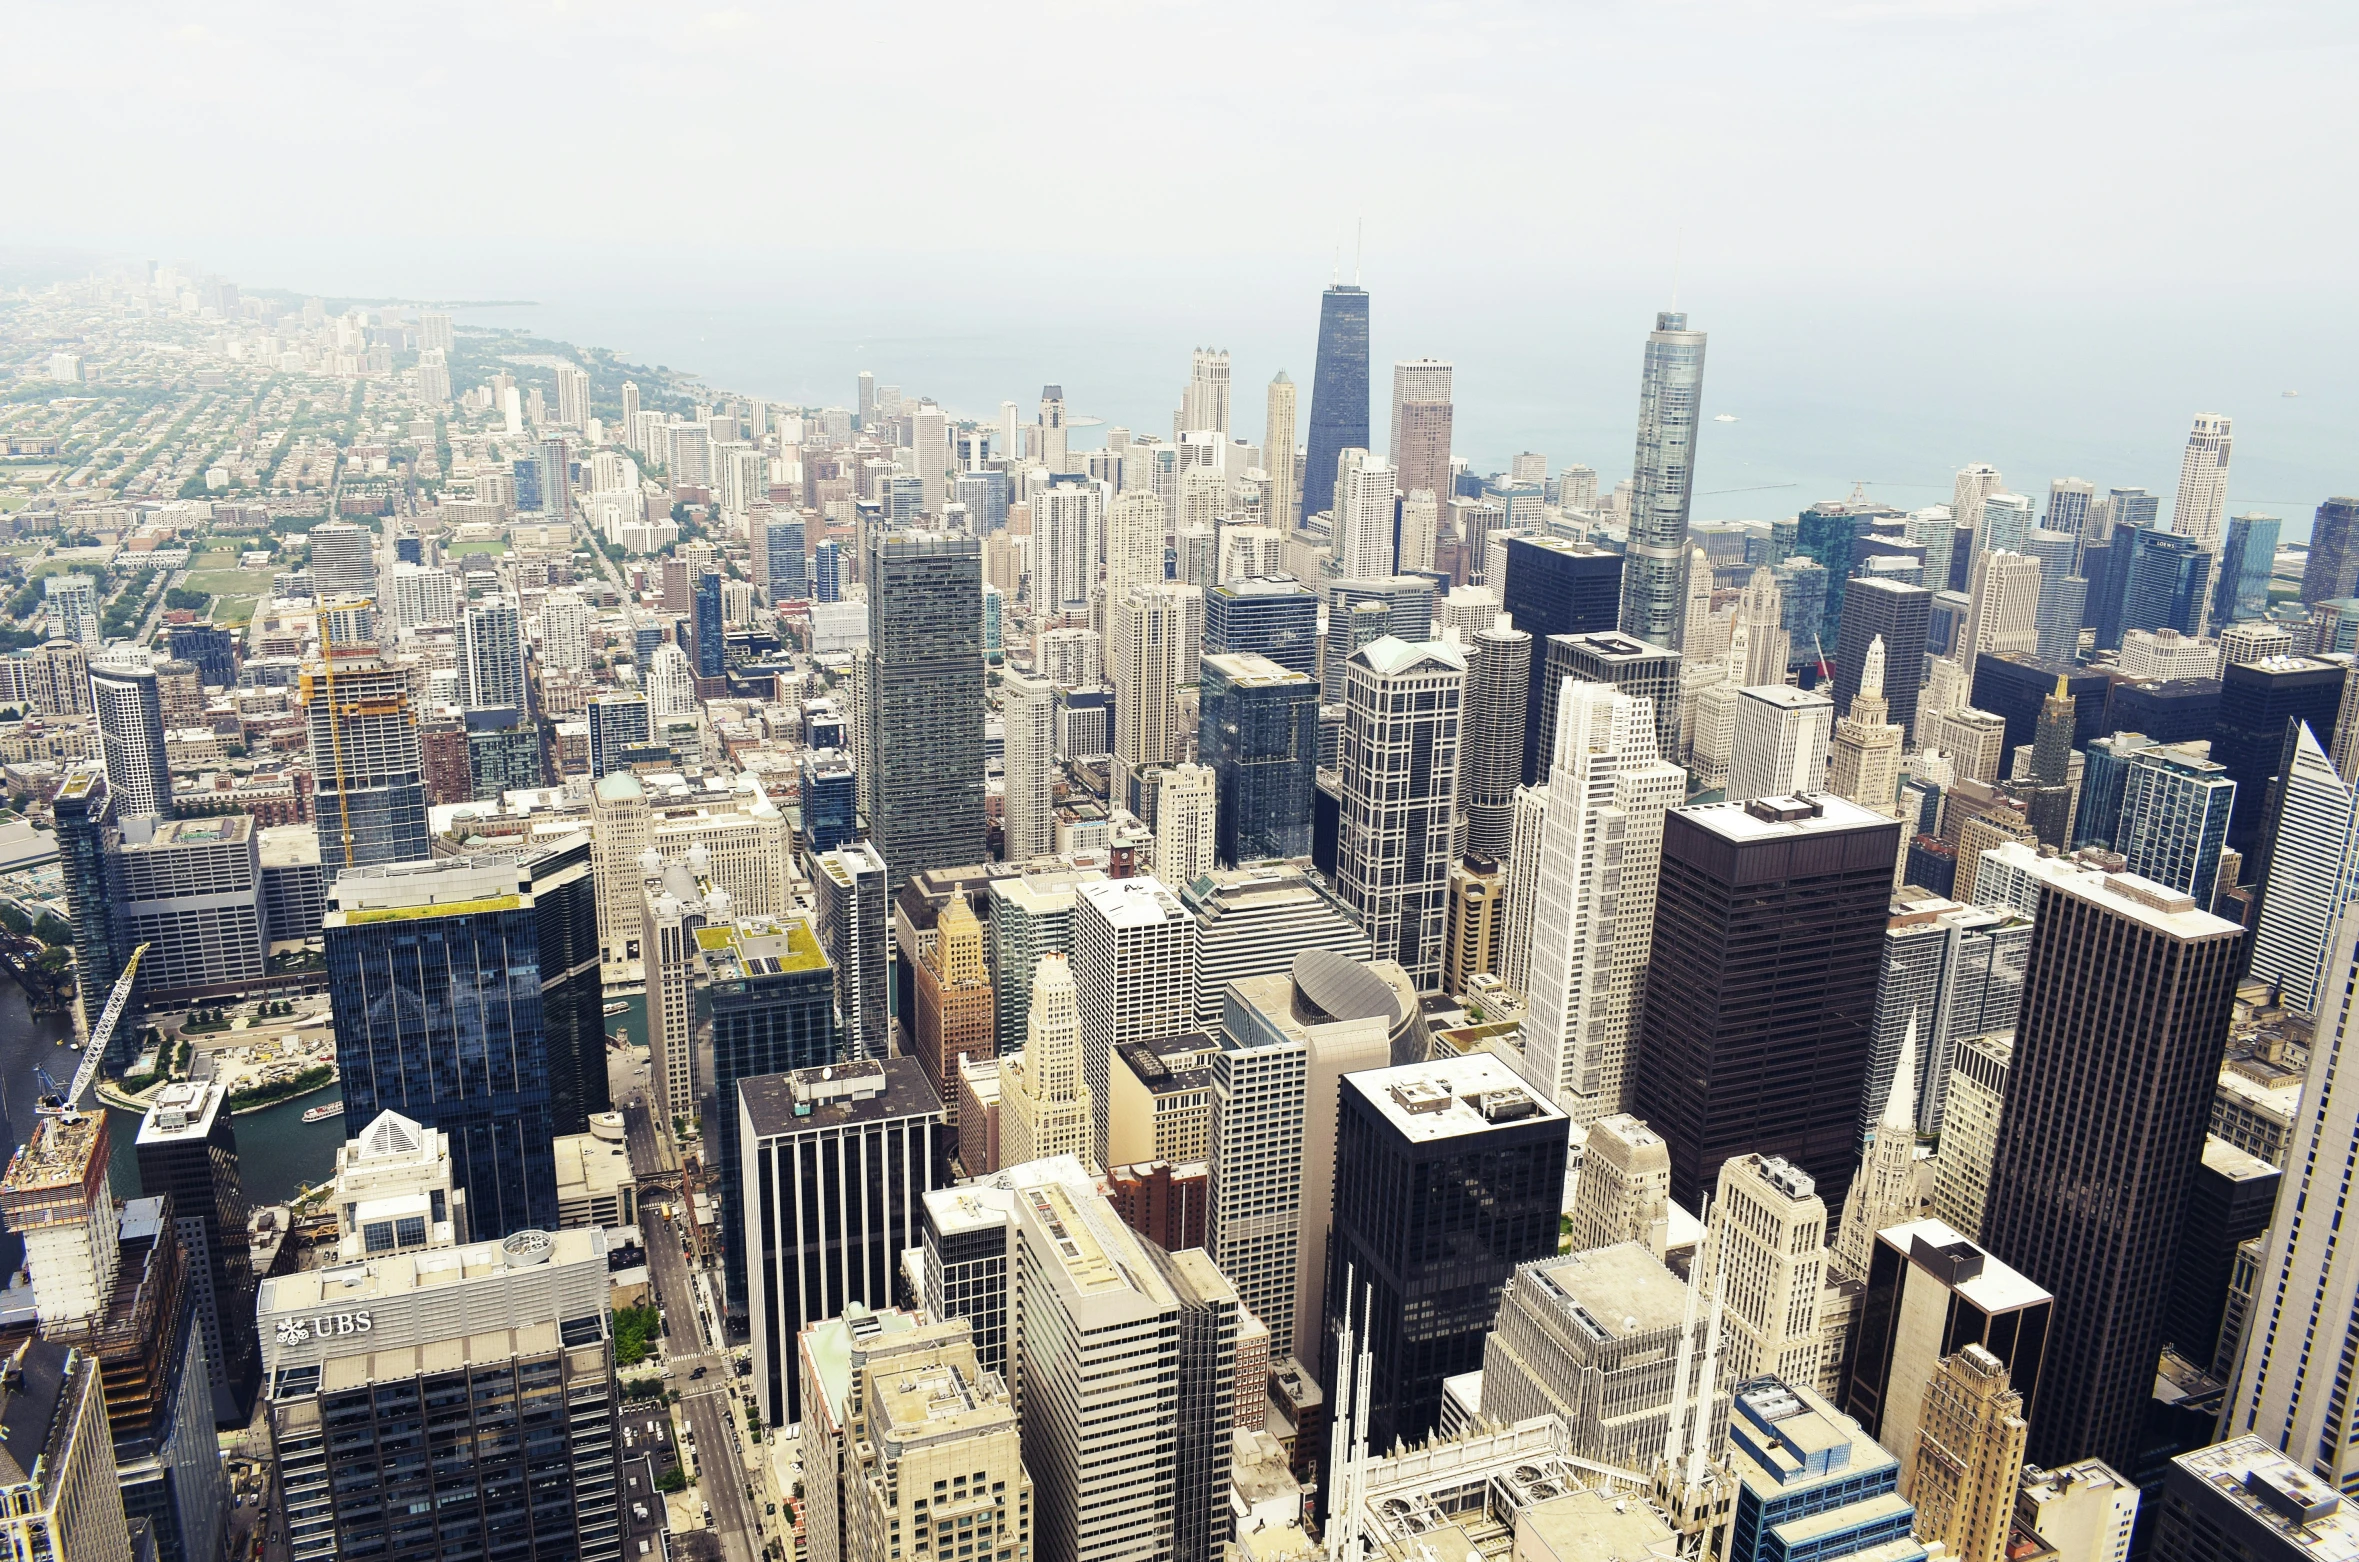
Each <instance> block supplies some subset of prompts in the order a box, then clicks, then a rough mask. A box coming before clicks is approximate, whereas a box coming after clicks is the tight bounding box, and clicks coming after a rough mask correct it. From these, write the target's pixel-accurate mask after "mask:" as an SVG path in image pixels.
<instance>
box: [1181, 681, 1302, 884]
mask: <svg viewBox="0 0 2359 1562" xmlns="http://www.w3.org/2000/svg"><path fill="white" fill-rule="evenodd" d="M1196 748H1197V754H1198V756H1199V757H1200V758H1201V759H1202V761H1203V763H1205V764H1207V765H1209V766H1211V767H1212V777H1213V788H1214V791H1215V794H1216V796H1217V799H1218V803H1217V812H1216V821H1217V822H1216V823H1215V825H1214V829H1213V849H1214V852H1215V854H1216V855H1217V856H1218V857H1219V859H1220V861H1221V863H1222V865H1223V866H1225V867H1231V868H1233V867H1235V866H1236V865H1237V864H1239V863H1241V862H1258V861H1260V860H1262V859H1263V858H1267V857H1301V858H1308V857H1309V856H1310V854H1311V789H1312V782H1313V779H1314V777H1315V775H1316V773H1317V770H1318V764H1319V686H1318V684H1316V683H1314V682H1313V681H1312V680H1311V679H1310V678H1308V677H1306V676H1305V675H1304V674H1302V673H1300V672H1298V671H1296V670H1295V669H1293V668H1290V667H1281V666H1279V665H1278V663H1276V662H1275V661H1272V660H1271V659H1270V658H1268V657H1266V656H1251V655H1236V656H1212V655H1207V656H1206V657H1205V658H1204V666H1203V683H1202V696H1201V714H1200V716H1199V719H1198V723H1197V740H1196Z"/></svg>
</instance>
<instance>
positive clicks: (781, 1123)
mask: <svg viewBox="0 0 2359 1562" xmlns="http://www.w3.org/2000/svg"><path fill="white" fill-rule="evenodd" d="M737 1091H738V1097H739V1099H740V1100H742V1101H743V1102H744V1103H745V1108H746V1112H747V1114H748V1116H749V1117H750V1118H751V1120H752V1123H753V1131H754V1133H755V1134H756V1135H757V1136H760V1137H769V1136H772V1135H780V1134H797V1133H810V1132H812V1131H814V1130H817V1129H824V1128H837V1127H841V1126H843V1125H844V1124H847V1123H859V1122H890V1121H892V1120H893V1119H895V1118H902V1117H922V1116H924V1115H926V1114H927V1113H935V1114H939V1113H940V1112H941V1110H942V1098H941V1097H939V1096H937V1095H935V1094H934V1087H933V1085H932V1084H931V1083H930V1082H929V1081H928V1080H927V1079H926V1070H925V1065H924V1064H922V1063H920V1062H919V1061H918V1060H917V1059H915V1058H881V1059H871V1060H869V1061H866V1062H860V1063H839V1064H836V1065H834V1066H833V1067H831V1068H806V1069H797V1070H795V1071H794V1072H793V1073H791V1074H762V1075H757V1076H756V1077H754V1078H752V1079H741V1080H739V1081H738V1082H737Z"/></svg>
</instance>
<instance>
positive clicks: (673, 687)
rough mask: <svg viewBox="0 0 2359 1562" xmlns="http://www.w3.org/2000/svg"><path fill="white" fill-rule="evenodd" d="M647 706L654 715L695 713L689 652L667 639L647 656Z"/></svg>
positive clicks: (692, 672)
mask: <svg viewBox="0 0 2359 1562" xmlns="http://www.w3.org/2000/svg"><path fill="white" fill-rule="evenodd" d="M643 677H644V681H645V683H646V685H647V709H648V712H649V713H650V714H651V715H655V716H693V715H695V714H696V669H695V668H694V667H692V666H690V665H689V662H688V653H687V652H685V651H683V650H681V649H680V648H679V647H678V646H676V645H674V644H672V643H671V642H670V641H669V640H666V641H665V642H664V643H663V644H661V645H659V646H657V647H656V648H655V654H654V655H653V656H651V657H649V658H648V659H647V671H646V673H645V674H644V675H643Z"/></svg>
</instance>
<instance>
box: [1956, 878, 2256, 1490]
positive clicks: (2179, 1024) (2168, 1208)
mask: <svg viewBox="0 0 2359 1562" xmlns="http://www.w3.org/2000/svg"><path fill="white" fill-rule="evenodd" d="M2037 871H2038V873H2039V874H2040V876H2041V878H2042V880H2043V883H2042V885H2041V888H2040V892H2039V896H2040V899H2039V910H2038V913H2037V919H2038V925H2037V927H2036V928H2035V930H2034V932H2033V934H2032V943H2031V955H2030V959H2029V961H2028V963H2027V965H2026V968H2025V971H2024V976H2023V1007H2022V1011H2021V1013H2020V1015H2019V1016H2018V1018H2017V1021H2016V1027H2015V1058H2014V1063H2013V1066H2012V1068H2011V1069H2010V1071H2009V1075H2008V1081H2007V1104H2006V1109H2005V1115H2004V1117H2003V1118H2002V1119H2001V1122H2000V1127H1999V1136H1998V1146H1999V1148H1998V1157H1997V1160H1996V1161H1995V1162H1994V1163H1993V1165H1992V1167H1991V1178H1990V1197H1989V1202H1988V1204H1987V1205H1986V1207H1985V1212H1984V1215H1983V1224H1982V1243H1983V1246H1985V1247H1987V1248H1989V1249H1990V1251H1991V1252H1992V1253H1993V1254H1995V1255H1996V1256H1997V1257H1998V1258H1999V1259H2000V1260H2001V1261H2002V1262H2004V1263H2006V1264H2009V1265H2011V1266H2012V1267H2014V1268H2016V1269H2018V1270H2021V1271H2022V1272H2023V1273H2024V1274H2025V1275H2026V1276H2028V1277H2029V1278H2030V1279H2031V1280H2032V1281H2033V1282H2034V1283H2035V1284H2038V1285H2041V1286H2044V1287H2046V1288H2047V1289H2048V1290H2049V1291H2051V1292H2053V1293H2055V1297H2056V1316H2055V1324H2054V1331H2055V1332H2054V1334H2053V1336H2052V1338H2051V1339H2050V1341H2049V1345H2048V1351H2047V1367H2046V1369H2045V1379H2044V1381H2043V1382H2042V1383H2041V1385H2040V1393H2039V1399H2038V1401H2037V1402H2036V1404H2035V1405H2034V1407H2033V1410H2032V1420H2031V1446H2030V1450H2029V1454H2030V1458H2031V1459H2032V1461H2033V1462H2034V1463H2037V1464H2040V1465H2044V1466H2054V1465H2059V1464H2065V1463H2069V1462H2070V1461H2072V1460H2075V1459H2085V1458H2098V1459H2103V1460H2105V1461H2106V1462H2107V1463H2109V1464H2111V1465H2113V1466H2114V1467H2115V1468H2117V1469H2130V1468H2134V1467H2135V1460H2136V1458H2137V1455H2138V1453H2139V1451H2140V1445H2139V1432H2140V1422H2141V1419H2142V1418H2143V1417H2144V1415H2145V1413H2146V1406H2147V1401H2148V1398H2149V1397H2150V1396H2151V1394H2152V1391H2153V1388H2154V1363H2155V1358H2156V1357H2157V1356H2158V1355H2159V1354H2160V1352H2161V1350H2162V1344H2163V1333H2164V1311H2165V1308H2166V1307H2167V1306H2168V1304H2169V1302H2170V1297H2171V1282H2172V1279H2173V1276H2174V1275H2175V1274H2176V1272H2177V1265H2178V1252H2177V1249H2178V1243H2179V1232H2180V1228H2181V1225H2182V1223H2183V1220H2184V1216H2185V1212H2186V1204H2187V1192H2188V1188H2189V1185H2190V1183H2191V1182H2192V1180H2193V1178H2194V1176H2195V1172H2196V1168H2197V1165H2198V1164H2199V1162H2200V1161H2201V1159H2202V1155H2203V1142H2204V1132H2205V1128H2206V1125H2207V1124H2208V1123H2209V1121H2210V1117H2211V1103H2212V1093H2213V1090H2214V1088H2215V1086H2216V1083H2217V1079H2218V1075H2219V1071H2220V1054H2221V1050H2222V1047H2223V1045H2224V1043H2225V1041H2226V1039H2227V1034H2228V1018H2229V1011H2230V1009H2231V1007H2232V1005H2233V1003H2234V1001H2235V996H2236V966H2237V947H2238V944H2239V941H2240V940H2241V938H2242V932H2241V930H2240V929H2239V928H2238V927H2237V926H2236V924H2234V923H2232V922H2223V921H2221V920H2220V919H2219V918H2218V917H2215V916H2212V915H2210V914H2208V913H2206V912H2204V911H2201V910H2199V909H2197V907H2196V904H2195V902H2194V901H2193V900H2191V899H2189V898H2188V897H2187V896H2185V895H2181V894H2177V893H2175V892H2173V891H2171V890H2167V889H2164V888H2163V887H2162V886H2160V885H2158V884H2153V883H2150V882H2148V881H2147V880H2145V879H2141V878H2138V877H2136V876H2134V875H2131V874H2126V873H2125V874H2105V873H2098V872H2092V871H2086V870H2081V869H2077V868H2074V867H2071V866H2069V865H2067V864H2065V863H2063V862H2061V861H2060V860H2055V859H2050V860H2048V861H2043V862H2041V863H2040V864H2038V866H2037Z"/></svg>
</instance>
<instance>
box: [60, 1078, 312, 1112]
mask: <svg viewBox="0 0 2359 1562" xmlns="http://www.w3.org/2000/svg"><path fill="white" fill-rule="evenodd" d="M342 1083H343V1080H342V1079H340V1078H339V1079H330V1080H327V1081H325V1082H324V1083H321V1084H317V1085H314V1086H312V1087H311V1088H310V1089H308V1090H298V1091H296V1092H294V1093H293V1094H292V1095H284V1096H273V1097H271V1098H270V1099H269V1100H268V1101H257V1102H254V1103H253V1104H252V1105H250V1106H239V1107H232V1108H230V1113H229V1115H230V1116H232V1117H247V1116H251V1115H252V1114H254V1113H256V1112H267V1111H269V1110H271V1109H272V1108H273V1107H281V1106H285V1105H286V1104H287V1103H288V1102H290V1101H300V1100H302V1099H304V1098H305V1097H306V1096H316V1095H318V1094H319V1093H320V1092H321V1091H323V1090H333V1089H335V1088H336V1087H337V1086H339V1085H341V1084H342ZM150 1088H151V1089H154V1088H156V1087H154V1086H151V1087H150ZM90 1089H91V1093H92V1094H93V1095H95V1096H97V1097H98V1099H99V1100H101V1101H103V1102H105V1103H106V1104H107V1105H108V1106H111V1107H117V1108H120V1109H121V1110H123V1111H126V1112H145V1111H146V1110H147V1109H148V1106H149V1105H150V1103H149V1102H147V1101H144V1100H142V1099H140V1098H139V1097H138V1096H135V1095H131V1094H128V1093H127V1092H125V1091H124V1090H123V1089H122V1088H121V1087H119V1086H117V1085H116V1084H115V1082H114V1081H113V1080H111V1079H102V1080H99V1081H98V1082H96V1083H95V1084H93V1085H92V1086H91V1087H90Z"/></svg>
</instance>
